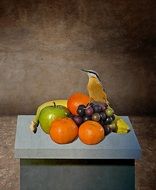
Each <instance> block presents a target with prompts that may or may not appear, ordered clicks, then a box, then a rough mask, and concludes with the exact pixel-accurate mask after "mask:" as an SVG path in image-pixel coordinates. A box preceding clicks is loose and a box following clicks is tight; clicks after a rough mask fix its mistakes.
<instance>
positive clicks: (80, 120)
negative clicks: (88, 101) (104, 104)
mask: <svg viewBox="0 0 156 190" xmlns="http://www.w3.org/2000/svg"><path fill="white" fill-rule="evenodd" d="M73 121H75V123H76V124H77V125H78V126H79V125H81V124H82V122H83V119H82V117H80V116H78V115H75V116H74V117H73Z"/></svg>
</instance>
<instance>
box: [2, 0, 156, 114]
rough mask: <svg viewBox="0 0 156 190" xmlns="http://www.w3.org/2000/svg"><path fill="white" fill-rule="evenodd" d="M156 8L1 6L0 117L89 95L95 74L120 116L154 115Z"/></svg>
mask: <svg viewBox="0 0 156 190" xmlns="http://www.w3.org/2000/svg"><path fill="white" fill-rule="evenodd" d="M155 5H156V4H155V1H154V0H153V1H152V0H126V1H125V0H118V1H113V0H110V1H108V0H86V1H85V0H77V1H76V0H64V1H63V0H25V1H24V0H1V1H0V114H3V115H4V114H32V113H34V112H35V110H36V108H37V106H38V105H39V104H41V103H42V102H45V101H47V100H49V99H58V98H67V97H68V96H69V95H70V94H71V93H72V92H74V91H84V92H86V90H85V88H86V84H87V80H88V78H87V76H86V75H85V74H84V73H82V72H80V71H79V68H87V69H94V70H96V71H97V72H99V74H100V76H101V80H102V82H103V85H104V87H105V89H106V90H107V93H108V96H109V97H110V101H111V102H112V104H113V106H114V107H115V109H116V111H117V113H118V114H125V115H126V114H129V115H134V114H154V113H155V110H156V109H155V108H156V66H155V64H156V52H155V51H156V25H155V24H156V20H155V18H156V15H155V10H156V6H155Z"/></svg>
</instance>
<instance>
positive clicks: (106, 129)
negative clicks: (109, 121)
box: [103, 125, 112, 135]
mask: <svg viewBox="0 0 156 190" xmlns="http://www.w3.org/2000/svg"><path fill="white" fill-rule="evenodd" d="M103 128H104V131H105V135H108V134H109V133H111V132H112V129H111V128H110V127H109V126H108V125H104V126H103Z"/></svg>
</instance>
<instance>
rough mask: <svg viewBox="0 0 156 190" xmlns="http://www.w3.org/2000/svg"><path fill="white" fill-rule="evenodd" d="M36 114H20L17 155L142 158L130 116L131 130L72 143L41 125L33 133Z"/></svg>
mask: <svg viewBox="0 0 156 190" xmlns="http://www.w3.org/2000/svg"><path fill="white" fill-rule="evenodd" d="M33 117H34V116H33V115H19V116H18V119H17V128H16V139H15V157H16V158H20V159H139V158H140V156H141V148H140V145H139V143H138V140H137V137H136V135H135V132H134V130H133V127H132V125H131V122H130V120H129V118H128V116H122V118H123V119H124V120H125V121H126V122H127V123H128V124H129V126H130V129H131V131H130V132H129V133H127V134H116V133H111V134H109V135H108V136H106V137H105V139H104V140H103V141H102V142H101V143H99V144H97V145H85V144H83V143H82V142H81V141H80V140H79V139H77V140H75V141H74V142H72V143H70V144H65V145H60V144H56V143H55V142H53V141H52V140H51V138H50V136H49V135H47V134H45V133H44V132H43V131H42V129H41V128H40V126H39V127H38V131H37V133H36V134H33V133H32V132H31V131H30V129H29V125H30V123H31V121H32V119H33Z"/></svg>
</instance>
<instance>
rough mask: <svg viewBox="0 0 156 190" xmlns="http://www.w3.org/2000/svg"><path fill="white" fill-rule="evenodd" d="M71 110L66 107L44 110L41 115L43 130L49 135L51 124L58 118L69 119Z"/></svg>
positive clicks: (40, 120)
mask: <svg viewBox="0 0 156 190" xmlns="http://www.w3.org/2000/svg"><path fill="white" fill-rule="evenodd" d="M68 114H69V110H68V109H67V108H66V107H64V106H61V105H59V106H56V105H54V106H48V107H45V108H44V109H42V111H41V113H40V115H39V123H40V126H41V128H42V130H43V131H44V132H45V133H47V134H49V131H50V127H51V123H52V122H53V121H54V120H55V119H58V118H64V117H67V116H68Z"/></svg>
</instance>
